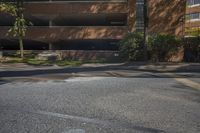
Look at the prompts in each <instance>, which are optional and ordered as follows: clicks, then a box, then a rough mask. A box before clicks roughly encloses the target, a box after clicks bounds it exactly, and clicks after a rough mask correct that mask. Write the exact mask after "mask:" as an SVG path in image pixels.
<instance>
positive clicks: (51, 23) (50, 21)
mask: <svg viewBox="0 0 200 133" xmlns="http://www.w3.org/2000/svg"><path fill="white" fill-rule="evenodd" d="M52 26H53V21H52V20H49V27H50V28H51V27H52Z"/></svg>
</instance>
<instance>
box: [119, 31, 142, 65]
mask: <svg viewBox="0 0 200 133" xmlns="http://www.w3.org/2000/svg"><path fill="white" fill-rule="evenodd" d="M142 46H143V35H142V34H140V33H129V34H127V35H126V36H125V38H124V39H123V40H122V41H120V53H121V55H122V57H124V58H126V59H127V60H130V61H138V60H142V59H143V47H142Z"/></svg>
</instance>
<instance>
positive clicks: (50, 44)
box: [49, 42, 53, 50]
mask: <svg viewBox="0 0 200 133" xmlns="http://www.w3.org/2000/svg"><path fill="white" fill-rule="evenodd" d="M49 50H53V44H52V43H51V42H50V43H49Z"/></svg>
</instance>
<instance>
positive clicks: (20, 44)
mask: <svg viewBox="0 0 200 133" xmlns="http://www.w3.org/2000/svg"><path fill="white" fill-rule="evenodd" d="M19 46H20V55H21V58H24V45H23V38H22V37H19Z"/></svg>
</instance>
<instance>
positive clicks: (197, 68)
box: [0, 64, 200, 78]
mask: <svg viewBox="0 0 200 133" xmlns="http://www.w3.org/2000/svg"><path fill="white" fill-rule="evenodd" d="M140 67H141V65H129V64H128V65H127V64H122V65H121V64H120V65H108V66H100V67H66V68H58V69H49V68H47V69H35V70H34V69H33V70H16V71H15V70H13V71H12V70H9V71H0V77H27V76H36V75H48V74H71V73H75V74H77V73H81V72H87V73H92V72H104V71H116V72H117V71H130V73H134V71H137V72H150V73H155V74H157V73H161V74H162V73H168V72H174V73H178V74H181V73H186V72H192V73H200V65H188V66H184V67H179V68H176V69H173V70H170V69H169V70H167V69H166V65H159V69H157V68H153V69H152V68H149V67H148V66H147V67H145V68H140ZM162 69H166V70H164V71H162ZM182 76H183V77H194V76H193V75H191V74H190V75H187V74H186V75H184V74H183V75H182ZM119 77H120V76H119ZM121 77H123V76H121ZM124 77H126V76H124ZM129 77H130V78H131V76H129ZM133 77H138V78H150V77H151V78H152V77H153V78H156V77H157V78H169V76H167V75H162V76H158V75H149V74H146V75H145V74H143V75H138V76H133ZM178 77H179V76H178Z"/></svg>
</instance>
